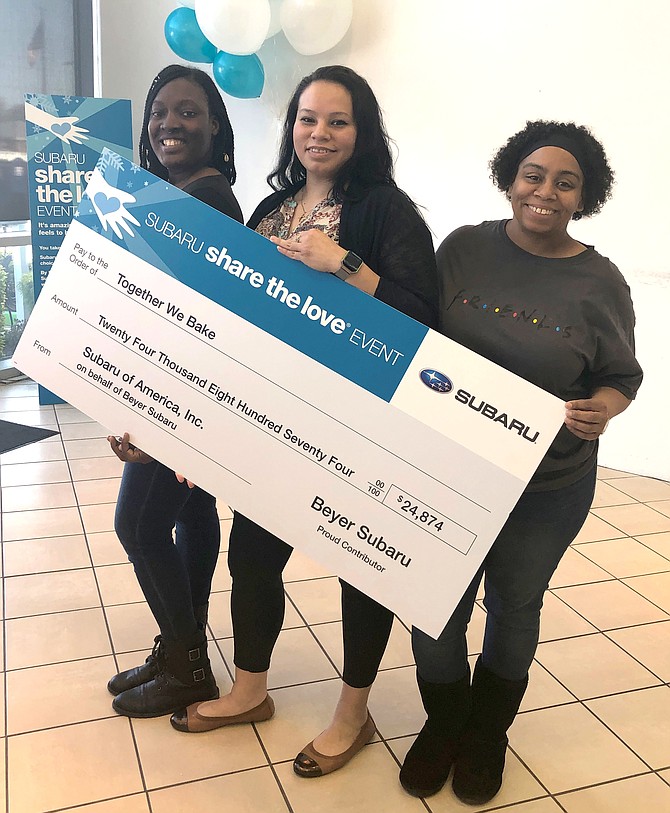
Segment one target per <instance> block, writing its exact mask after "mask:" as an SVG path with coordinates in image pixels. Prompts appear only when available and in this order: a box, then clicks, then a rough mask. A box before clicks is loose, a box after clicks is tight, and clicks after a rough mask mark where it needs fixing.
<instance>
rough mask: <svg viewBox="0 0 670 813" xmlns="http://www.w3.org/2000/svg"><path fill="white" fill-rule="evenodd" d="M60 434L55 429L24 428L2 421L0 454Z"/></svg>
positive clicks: (17, 424) (20, 425) (0, 423)
mask: <svg viewBox="0 0 670 813" xmlns="http://www.w3.org/2000/svg"><path fill="white" fill-rule="evenodd" d="M58 434H59V432H57V431H56V430H55V429H42V427H40V426H23V424H20V423H10V422H9V421H0V454H3V452H10V451H11V450H12V449H18V448H19V447H20V446H27V445H28V444H29V443H35V442H36V441H38V440H44V438H50V437H51V436H52V435H58Z"/></svg>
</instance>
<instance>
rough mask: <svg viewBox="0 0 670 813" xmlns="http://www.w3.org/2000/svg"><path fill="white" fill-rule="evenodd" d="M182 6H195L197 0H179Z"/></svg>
mask: <svg viewBox="0 0 670 813" xmlns="http://www.w3.org/2000/svg"><path fill="white" fill-rule="evenodd" d="M177 2H178V3H179V5H180V6H186V8H195V0H177Z"/></svg>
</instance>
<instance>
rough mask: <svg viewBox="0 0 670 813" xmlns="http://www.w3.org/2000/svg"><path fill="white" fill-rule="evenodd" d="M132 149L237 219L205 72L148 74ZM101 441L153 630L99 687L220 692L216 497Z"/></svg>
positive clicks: (166, 696)
mask: <svg viewBox="0 0 670 813" xmlns="http://www.w3.org/2000/svg"><path fill="white" fill-rule="evenodd" d="M139 152H140V164H141V166H142V167H144V168H145V169H147V170H149V172H152V173H153V174H154V175H157V176H158V177H160V178H163V179H165V180H167V181H169V182H170V183H171V184H173V185H174V186H177V187H179V188H180V189H182V190H183V191H184V192H187V193H188V194H189V195H193V197H195V198H198V199H199V200H202V201H203V202H204V203H207V204H209V205H210V206H212V207H214V208H215V209H218V210H219V211H220V212H223V213H224V214H226V215H228V216H229V217H232V218H234V219H235V220H237V221H239V222H242V212H241V210H240V207H239V205H238V203H237V200H236V199H235V195H234V194H233V192H232V189H231V185H232V184H233V183H235V177H236V174H235V162H234V156H233V131H232V128H231V126H230V121H229V119H228V113H227V111H226V108H225V105H224V103H223V100H222V99H221V96H220V94H219V92H218V91H217V89H216V86H215V85H214V82H213V81H212V79H211V78H210V77H209V76H208V75H207V74H206V73H204V72H203V71H201V70H198V69H195V68H190V67H186V66H183V65H169V66H168V67H166V68H164V69H163V70H162V71H161V72H160V73H159V74H158V76H156V78H155V79H154V81H153V83H152V85H151V88H150V89H149V93H148V95H147V99H146V102H145V105H144V118H143V121H142V133H141V136H140V143H139ZM108 440H109V442H110V445H111V447H112V450H113V451H114V453H115V454H116V455H117V457H118V458H119V459H120V460H122V461H123V462H124V463H125V466H124V469H123V477H122V480H121V488H120V491H119V497H118V501H117V505H116V516H115V518H114V528H115V531H116V533H117V535H118V537H119V539H120V540H121V544H122V545H123V547H124V549H125V550H126V553H127V554H128V558H129V559H130V561H131V562H132V564H133V567H134V569H135V575H136V576H137V580H138V582H139V584H140V587H141V588H142V592H143V593H144V596H145V598H146V600H147V603H148V604H149V608H150V609H151V612H152V613H153V616H154V618H155V619H156V622H157V624H158V627H159V630H160V635H158V636H157V637H156V639H155V645H154V648H153V651H152V653H151V654H150V655H149V657H148V658H147V660H146V661H145V663H143V664H142V665H140V666H138V667H135V668H133V669H129V670H126V671H124V672H121V673H119V674H117V675H115V676H114V677H113V678H112V679H111V680H110V681H109V684H108V689H109V691H110V692H111V693H112V694H113V695H115V699H114V701H113V703H112V705H113V708H114V709H115V710H116V711H117V712H118V713H119V714H125V715H127V716H128V717H157V716H160V715H163V714H170V713H171V712H173V711H175V709H178V708H181V707H183V706H184V705H185V704H189V703H193V702H196V701H201V700H211V699H214V698H216V697H218V696H219V691H218V689H217V687H216V682H215V680H214V676H213V674H212V670H211V667H210V664H209V659H208V658H207V641H206V637H205V623H206V621H207V606H208V601H209V594H210V590H211V583H212V576H213V574H214V568H215V567H216V562H217V557H218V554H219V545H220V536H221V533H220V526H219V518H218V515H217V512H216V499H215V497H213V496H212V495H211V494H207V493H206V492H204V491H203V490H202V489H200V488H197V487H196V488H193V489H190V488H189V487H188V486H187V485H186V484H185V483H180V482H178V481H177V479H176V478H175V475H174V472H173V470H172V469H170V468H167V467H166V466H164V465H163V464H162V463H160V462H159V461H158V460H154V459H152V458H151V457H149V455H147V454H145V453H144V452H143V451H142V450H141V449H138V448H136V447H134V446H133V445H132V444H130V443H129V439H128V434H125V435H124V436H123V438H122V439H117V438H115V437H113V436H110V437H109V438H108ZM173 529H174V531H175V539H174V541H173V538H172V532H173Z"/></svg>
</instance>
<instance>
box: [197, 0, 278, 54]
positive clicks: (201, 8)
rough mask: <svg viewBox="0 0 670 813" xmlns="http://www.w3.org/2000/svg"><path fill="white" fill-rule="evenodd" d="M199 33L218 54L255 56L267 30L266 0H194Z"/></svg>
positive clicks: (268, 7)
mask: <svg viewBox="0 0 670 813" xmlns="http://www.w3.org/2000/svg"><path fill="white" fill-rule="evenodd" d="M195 16H196V19H197V20H198V25H199V26H200V28H201V29H202V33H203V34H204V35H205V36H206V37H207V39H208V40H209V41H210V42H212V43H214V45H216V47H217V48H218V49H219V50H221V51H226V52H227V53H229V54H237V55H238V56H243V55H245V54H253V53H255V52H256V51H257V50H258V49H259V48H260V47H261V45H262V44H263V41H264V40H265V37H266V35H267V33H268V28H269V27H270V3H269V0H195Z"/></svg>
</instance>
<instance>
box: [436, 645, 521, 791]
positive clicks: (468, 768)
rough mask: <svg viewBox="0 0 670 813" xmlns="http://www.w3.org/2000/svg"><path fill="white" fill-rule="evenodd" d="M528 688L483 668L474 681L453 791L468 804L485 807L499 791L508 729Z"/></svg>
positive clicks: (476, 673)
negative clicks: (470, 706)
mask: <svg viewBox="0 0 670 813" xmlns="http://www.w3.org/2000/svg"><path fill="white" fill-rule="evenodd" d="M527 686H528V676H527V675H526V677H525V678H523V679H522V680H505V678H501V677H498V675H496V674H494V673H493V672H491V671H490V670H489V669H487V668H486V667H485V666H483V665H482V662H481V658H480V659H479V660H478V661H477V664H476V666H475V672H474V676H473V678H472V713H471V715H470V719H469V720H468V723H467V726H466V729H465V733H464V735H463V741H462V746H461V750H460V753H459V755H458V757H457V759H456V768H455V770H454V780H453V784H452V787H453V790H454V793H455V794H456V796H458V798H459V799H460V800H461V801H462V802H465V803H466V804H468V805H483V804H485V803H486V802H488V801H489V800H490V799H492V798H493V797H494V796H495V795H496V793H497V792H498V791H499V790H500V786H501V785H502V775H503V770H504V768H505V752H506V750H507V729H508V728H509V727H510V726H511V725H512V723H513V722H514V718H515V717H516V714H517V712H518V710H519V706H520V705H521V701H522V700H523V696H524V694H525V692H526V687H527Z"/></svg>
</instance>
